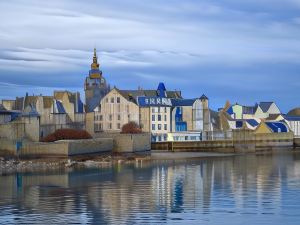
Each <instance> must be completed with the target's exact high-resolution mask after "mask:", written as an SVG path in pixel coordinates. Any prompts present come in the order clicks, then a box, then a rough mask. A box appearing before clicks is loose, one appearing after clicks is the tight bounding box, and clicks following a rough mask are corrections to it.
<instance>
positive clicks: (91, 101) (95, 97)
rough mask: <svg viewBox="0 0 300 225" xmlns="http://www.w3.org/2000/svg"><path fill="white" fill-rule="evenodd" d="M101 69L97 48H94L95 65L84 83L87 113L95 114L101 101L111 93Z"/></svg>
mask: <svg viewBox="0 0 300 225" xmlns="http://www.w3.org/2000/svg"><path fill="white" fill-rule="evenodd" d="M99 68H100V65H99V63H98V57H97V52H96V48H94V56H93V63H92V64H91V69H90V71H89V75H88V76H87V77H86V79H85V83H84V91H85V104H86V111H87V112H93V111H94V109H95V108H96V107H97V106H98V105H99V104H100V101H101V99H102V98H103V97H104V96H105V95H106V94H107V93H108V92H109V91H110V87H109V85H108V84H107V83H106V80H105V78H104V77H103V75H102V71H101V70H100V69H99Z"/></svg>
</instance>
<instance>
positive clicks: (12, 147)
mask: <svg viewBox="0 0 300 225" xmlns="http://www.w3.org/2000/svg"><path fill="white" fill-rule="evenodd" d="M15 154H16V142H15V141H12V140H8V139H3V138H0V155H1V156H9V155H15Z"/></svg>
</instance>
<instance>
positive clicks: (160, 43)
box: [0, 0, 300, 113]
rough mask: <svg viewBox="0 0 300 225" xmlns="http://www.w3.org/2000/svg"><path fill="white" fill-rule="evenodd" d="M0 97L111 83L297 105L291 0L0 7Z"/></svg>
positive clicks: (129, 0)
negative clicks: (99, 75)
mask: <svg viewBox="0 0 300 225" xmlns="http://www.w3.org/2000/svg"><path fill="white" fill-rule="evenodd" d="M0 21H1V22H0V99H13V98H15V97H16V96H24V95H25V93H26V92H28V93H29V94H44V95H50V94H51V93H52V92H53V91H54V90H70V91H80V92H81V93H82V94H83V93H84V91H83V84H84V80H85V77H86V76H87V74H88V70H89V68H90V64H91V61H92V55H93V48H94V47H96V48H97V52H98V57H99V61H100V65H101V69H102V71H103V74H104V76H105V78H106V79H107V81H108V82H109V83H110V84H111V86H112V87H113V86H116V87H118V88H120V89H137V88H138V86H140V87H142V88H144V89H156V87H157V85H158V83H159V82H164V83H165V85H166V88H167V89H169V90H175V89H176V90H181V91H182V95H183V97H185V98H195V97H200V96H201V95H202V94H203V93H204V94H205V95H207V96H208V97H209V99H210V106H211V107H212V108H213V109H217V108H220V107H223V106H224V104H225V102H226V100H229V101H230V102H231V103H236V102H238V103H240V104H244V105H254V104H255V103H256V102H260V101H275V102H276V103H277V105H278V106H279V107H280V108H281V110H282V111H283V112H284V113H286V112H288V111H289V110H290V109H291V108H294V107H297V106H300V99H299V88H300V0H243V1H241V0H197V1H196V0H184V1H182V0H109V1H105V0H103V1H102V0H98V1H96V0H85V1H81V0H80V1H79V0H51V1H40V0H10V1H0Z"/></svg>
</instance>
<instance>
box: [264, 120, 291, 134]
mask: <svg viewBox="0 0 300 225" xmlns="http://www.w3.org/2000/svg"><path fill="white" fill-rule="evenodd" d="M266 125H267V126H268V127H269V128H270V129H271V130H272V131H273V132H274V133H282V132H283V133H286V132H288V128H287V126H286V125H285V124H284V123H281V122H266Z"/></svg>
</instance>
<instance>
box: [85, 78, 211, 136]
mask: <svg viewBox="0 0 300 225" xmlns="http://www.w3.org/2000/svg"><path fill="white" fill-rule="evenodd" d="M211 113H212V111H211V110H209V108H208V98H207V97H206V96H205V95H203V96H202V97H201V98H195V99H183V98H182V96H181V92H180V91H169V90H167V89H166V87H165V85H164V83H159V85H158V87H157V89H156V90H155V89H154V90H143V89H141V88H139V89H138V90H120V89H118V88H113V89H112V90H111V91H110V92H109V93H108V94H107V95H106V96H104V97H103V98H102V100H101V101H100V104H99V105H98V106H97V107H96V108H95V109H94V112H93V113H87V116H86V118H87V119H86V123H87V124H86V127H87V130H88V131H89V132H90V133H92V134H93V133H97V132H120V131H121V129H122V126H123V125H124V124H126V123H128V122H131V121H133V122H136V123H137V124H138V125H139V127H140V128H141V129H142V131H143V132H149V133H151V136H152V141H153V142H156V141H167V140H171V139H172V140H174V139H176V140H201V139H202V134H203V132H204V131H211V130H212V129H213V127H214V125H213V123H211ZM91 124H93V126H92V125H91Z"/></svg>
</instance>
